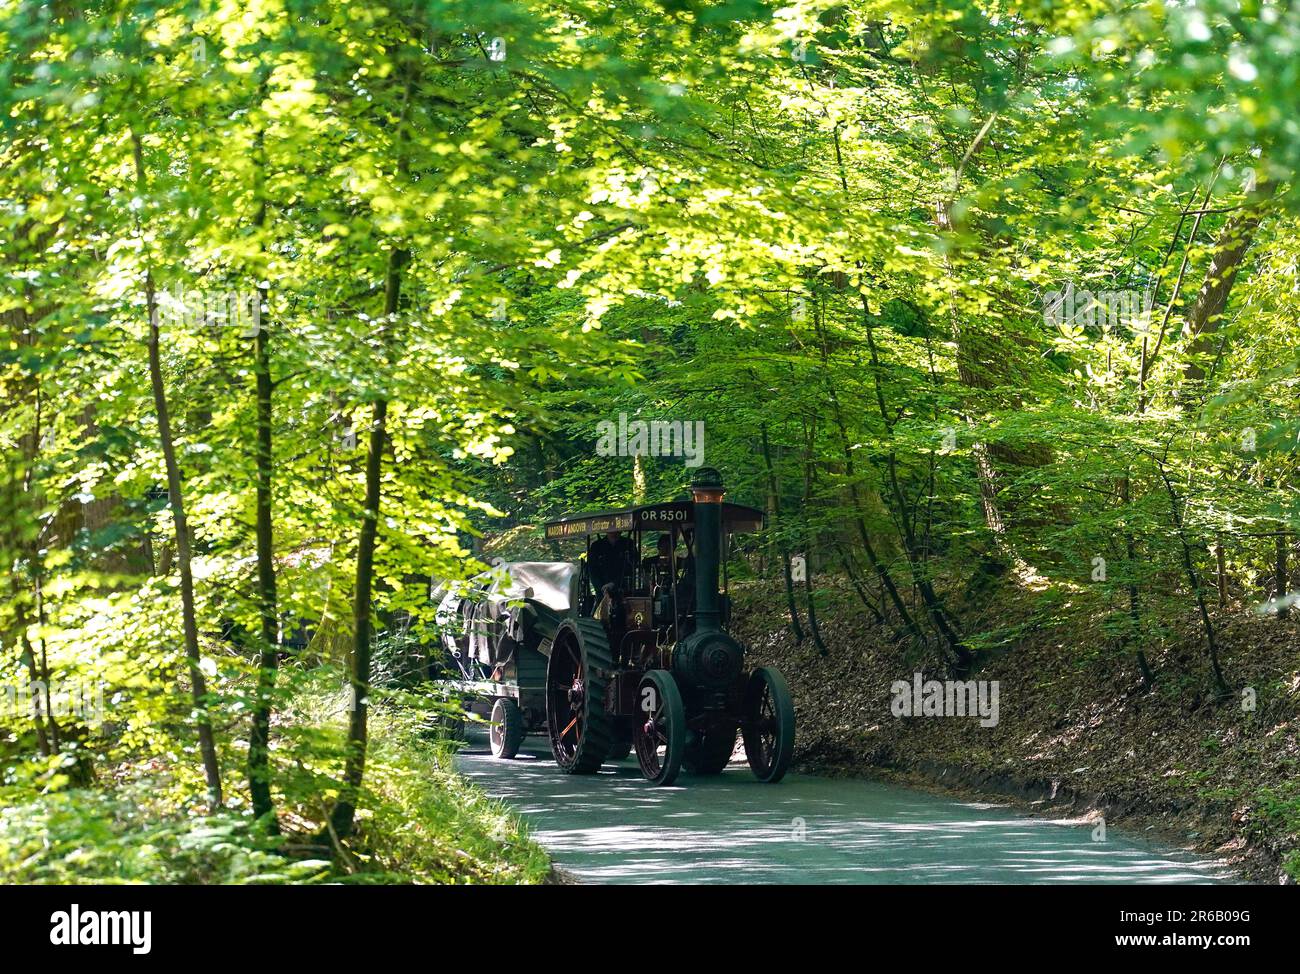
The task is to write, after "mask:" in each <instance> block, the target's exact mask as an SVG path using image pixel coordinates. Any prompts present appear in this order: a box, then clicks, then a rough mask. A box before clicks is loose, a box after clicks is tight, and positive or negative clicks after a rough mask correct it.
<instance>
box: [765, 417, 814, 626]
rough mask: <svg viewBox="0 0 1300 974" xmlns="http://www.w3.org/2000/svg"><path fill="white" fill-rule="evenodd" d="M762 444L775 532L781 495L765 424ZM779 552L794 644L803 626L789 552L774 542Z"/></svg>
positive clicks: (781, 544) (783, 546) (769, 504)
mask: <svg viewBox="0 0 1300 974" xmlns="http://www.w3.org/2000/svg"><path fill="white" fill-rule="evenodd" d="M760 431H761V434H762V444H763V464H764V466H766V468H767V513H768V516H769V518H770V519H771V522H772V523H771V524H769V525H768V527H769V528H771V529H772V531H773V532H775V531H776V521H777V518H778V517H779V516H780V513H781V510H780V509H781V494H780V491H779V490H778V487H777V482H776V470H775V469H774V468H773V466H772V444H771V441H770V440H769V439H768V436H767V424H766V423H764V424H762V426H761V427H760ZM776 544H777V545H778V547H779V549H780V552H781V573H782V575H784V577H785V604H786V608H787V609H788V610H789V613H790V629H791V631H792V632H793V633H794V641H795V643H796V644H797V643H801V642H803V639H804V636H803V626H802V625H801V624H800V622H799V607H798V606H797V605H796V604H795V600H794V579H793V578H792V577H791V574H790V550H789V549H788V548H787V547H786V546H785V544H784V543H781V542H776Z"/></svg>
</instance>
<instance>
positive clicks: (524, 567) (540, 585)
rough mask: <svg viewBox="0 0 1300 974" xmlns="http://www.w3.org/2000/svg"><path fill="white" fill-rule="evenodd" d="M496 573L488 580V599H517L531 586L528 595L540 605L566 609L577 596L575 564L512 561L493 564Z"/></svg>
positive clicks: (561, 610) (566, 610)
mask: <svg viewBox="0 0 1300 974" xmlns="http://www.w3.org/2000/svg"><path fill="white" fill-rule="evenodd" d="M497 573H501V577H499V578H498V579H497V580H496V581H494V582H493V583H492V588H491V589H490V593H491V594H490V595H489V598H491V597H493V596H495V597H497V598H505V599H521V598H523V597H524V593H525V592H526V591H527V590H528V589H530V588H531V589H532V590H533V595H532V597H533V598H534V599H535V600H536V601H538V602H540V603H542V605H544V606H547V607H548V608H551V609H554V610H555V611H557V612H568V611H569V607H570V606H571V605H572V604H573V599H574V598H575V597H576V595H577V592H576V589H577V582H578V566H577V565H573V564H570V563H569V562H565V561H512V562H506V563H505V564H503V565H497V566H496V568H495V569H494V571H493V574H497ZM507 574H508V576H509V579H508V580H507V578H506V577H505V576H506V575H507Z"/></svg>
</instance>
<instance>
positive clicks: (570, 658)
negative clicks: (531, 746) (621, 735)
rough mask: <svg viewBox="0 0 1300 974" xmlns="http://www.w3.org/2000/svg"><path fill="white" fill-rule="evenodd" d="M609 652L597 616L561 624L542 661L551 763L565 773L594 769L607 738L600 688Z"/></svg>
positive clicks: (609, 734)
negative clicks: (546, 655)
mask: <svg viewBox="0 0 1300 974" xmlns="http://www.w3.org/2000/svg"><path fill="white" fill-rule="evenodd" d="M612 667H613V656H612V655H611V654H610V651H609V637H608V636H606V635H605V627H604V626H603V625H601V623H600V621H599V620H597V619H578V620H576V621H569V622H565V623H562V624H561V626H560V628H559V630H558V631H557V632H556V634H555V640H554V642H553V643H552V644H551V658H550V659H549V660H548V661H547V664H546V726H547V730H548V731H549V733H550V736H551V754H552V755H554V756H555V763H556V764H558V765H559V766H560V768H561V770H563V771H567V772H568V773H569V774H592V773H594V772H596V771H599V770H600V766H601V764H602V763H603V762H604V760H605V755H607V754H608V753H609V749H610V744H611V742H612V740H613V734H612V732H613V726H612V725H613V718H612V717H611V716H610V715H609V714H608V713H607V712H606V710H605V687H606V684H607V683H608V682H609V671H610V669H611V668H612Z"/></svg>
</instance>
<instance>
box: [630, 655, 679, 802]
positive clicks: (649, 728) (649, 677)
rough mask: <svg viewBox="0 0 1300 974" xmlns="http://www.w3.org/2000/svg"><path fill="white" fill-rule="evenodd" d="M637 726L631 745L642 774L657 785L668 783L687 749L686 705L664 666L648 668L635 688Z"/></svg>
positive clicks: (677, 769) (677, 771)
mask: <svg viewBox="0 0 1300 974" xmlns="http://www.w3.org/2000/svg"><path fill="white" fill-rule="evenodd" d="M636 698H637V705H638V707H640V708H641V712H640V713H639V714H637V722H636V726H635V728H634V729H633V732H632V746H633V747H634V748H635V749H636V760H637V763H638V764H640V765H641V774H643V775H644V776H645V778H646V780H648V781H651V782H653V783H654V784H656V785H671V784H672V783H673V782H674V781H676V780H677V775H678V773H680V771H681V770H682V757H683V755H684V754H685V752H686V707H685V705H684V704H683V703H682V695H681V692H680V691H679V690H678V689H677V684H676V683H675V682H674V681H673V678H672V676H670V675H669V674H668V672H667V671H666V670H650V671H649V672H648V673H646V675H645V676H643V677H642V678H641V683H640V685H639V686H638V687H637V690H636Z"/></svg>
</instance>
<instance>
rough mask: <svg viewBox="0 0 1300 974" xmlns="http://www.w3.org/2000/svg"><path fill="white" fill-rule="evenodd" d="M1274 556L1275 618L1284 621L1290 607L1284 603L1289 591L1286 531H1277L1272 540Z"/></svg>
mask: <svg viewBox="0 0 1300 974" xmlns="http://www.w3.org/2000/svg"><path fill="white" fill-rule="evenodd" d="M1273 544H1274V554H1275V555H1276V556H1277V557H1276V562H1275V564H1274V571H1273V582H1274V586H1273V587H1274V588H1275V589H1276V590H1277V596H1276V597H1277V600H1278V601H1277V617H1278V618H1279V619H1285V618H1286V617H1287V616H1289V615H1290V614H1291V607H1290V606H1289V605H1288V604H1287V602H1286V597H1287V595H1288V594H1289V593H1290V591H1291V583H1290V580H1289V579H1288V574H1289V573H1288V571H1287V563H1286V562H1287V547H1286V546H1287V534H1286V531H1279V532H1278V533H1277V535H1276V536H1275V537H1274V539H1273Z"/></svg>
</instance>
